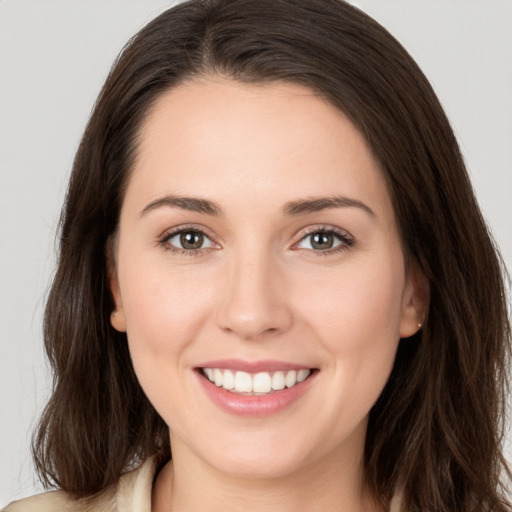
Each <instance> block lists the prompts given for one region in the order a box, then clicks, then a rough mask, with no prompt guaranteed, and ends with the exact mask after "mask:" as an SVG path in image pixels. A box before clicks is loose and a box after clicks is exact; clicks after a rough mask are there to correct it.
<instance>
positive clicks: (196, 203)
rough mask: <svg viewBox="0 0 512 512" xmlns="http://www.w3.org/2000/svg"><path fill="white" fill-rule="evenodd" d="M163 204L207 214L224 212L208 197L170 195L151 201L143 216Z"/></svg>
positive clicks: (143, 211)
mask: <svg viewBox="0 0 512 512" xmlns="http://www.w3.org/2000/svg"><path fill="white" fill-rule="evenodd" d="M162 206H167V207H170V208H181V209H182V210H188V211H191V212H198V213H206V214H207V215H220V214H221V213H222V210H221V208H220V207H219V206H217V205H216V204H215V203H213V202H212V201H208V200H207V199H200V198H197V197H185V196H175V195H169V196H165V197H161V198H160V199H156V200H155V201H152V202H151V203H149V204H148V205H147V206H145V207H144V209H143V210H142V212H141V214H140V215H141V217H143V216H144V215H146V214H147V213H149V212H150V211H152V210H156V209H157V208H161V207H162Z"/></svg>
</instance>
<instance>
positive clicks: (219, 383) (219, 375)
mask: <svg viewBox="0 0 512 512" xmlns="http://www.w3.org/2000/svg"><path fill="white" fill-rule="evenodd" d="M213 379H214V381H215V385H216V386H219V387H221V386H222V381H223V380H224V379H223V375H222V372H221V371H220V370H218V369H217V368H215V370H213Z"/></svg>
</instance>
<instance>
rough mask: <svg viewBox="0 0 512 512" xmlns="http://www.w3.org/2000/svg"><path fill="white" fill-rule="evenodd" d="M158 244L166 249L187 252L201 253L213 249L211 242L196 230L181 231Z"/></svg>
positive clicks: (213, 245)
mask: <svg viewBox="0 0 512 512" xmlns="http://www.w3.org/2000/svg"><path fill="white" fill-rule="evenodd" d="M160 243H161V244H162V245H164V246H165V247H166V248H167V249H170V250H174V251H181V252H187V251H190V252H191V254H193V251H201V250H203V249H211V248H214V247H215V244H214V243H213V242H212V240H211V239H210V238H209V237H208V236H207V235H205V234H204V233H203V232H202V231H199V230H198V229H183V230H181V231H175V232H174V233H171V234H169V235H167V236H165V237H164V238H163V239H162V240H161V241H160Z"/></svg>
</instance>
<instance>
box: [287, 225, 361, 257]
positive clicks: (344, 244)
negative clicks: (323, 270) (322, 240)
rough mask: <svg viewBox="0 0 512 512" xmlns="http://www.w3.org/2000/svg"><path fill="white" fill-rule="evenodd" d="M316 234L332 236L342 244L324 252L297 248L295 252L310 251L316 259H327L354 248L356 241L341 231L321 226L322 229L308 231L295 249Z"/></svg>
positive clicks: (316, 228)
mask: <svg viewBox="0 0 512 512" xmlns="http://www.w3.org/2000/svg"><path fill="white" fill-rule="evenodd" d="M316 234H322V235H332V236H334V237H335V238H337V239H338V240H339V241H340V242H341V243H340V244H339V245H337V246H336V247H333V248H330V249H324V250H314V249H300V248H297V249H295V250H298V251H300V250H305V251H308V253H309V254H312V255H313V256H314V257H325V256H330V255H332V254H336V253H339V252H342V251H346V250H348V249H350V248H351V247H353V246H354V243H355V242H354V239H353V238H352V237H351V236H350V235H349V234H348V233H347V232H346V231H342V230H340V229H336V228H333V227H331V226H321V227H315V228H312V229H311V230H309V231H307V232H306V233H305V234H304V235H302V237H301V238H300V240H299V241H298V242H296V243H295V244H294V245H293V247H296V246H297V245H299V244H300V243H302V242H303V241H304V240H306V239H307V238H308V237H311V236H313V235H316Z"/></svg>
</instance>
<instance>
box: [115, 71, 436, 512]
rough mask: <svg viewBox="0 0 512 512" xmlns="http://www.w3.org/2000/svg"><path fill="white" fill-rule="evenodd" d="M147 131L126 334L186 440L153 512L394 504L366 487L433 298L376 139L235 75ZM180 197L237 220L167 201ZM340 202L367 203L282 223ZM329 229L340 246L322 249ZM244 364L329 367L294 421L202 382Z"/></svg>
mask: <svg viewBox="0 0 512 512" xmlns="http://www.w3.org/2000/svg"><path fill="white" fill-rule="evenodd" d="M140 135H141V137H140V141H139V148H138V154H137V158H136V162H135V165H134V169H133V173H132V175H131V177H130V180H129V183H128V187H127V190H126V195H125V198H124V202H123V205H122V210H121V217H120V224H119V231H118V235H117V237H116V241H115V249H114V255H113V258H112V259H113V263H112V265H111V272H110V276H111V288H112V292H113V295H114V299H115V302H116V310H115V312H114V314H113V315H112V324H113V326H114V327H115V328H116V329H118V330H119V331H126V332H127V335H128V342H129V347H130V352H131V356H132V359H133V364H134V367H135V371H136V373H137V376H138V379H139V381H140V383H141V386H142V387H143V389H144V391H145V392H146V394H147V396H148V397H149V399H150V400H151V402H152V403H153V405H154V407H155V408H156V409H157V411H158V412H159V413H160V415H161V416H162V417H163V418H164V420H165V421H166V423H167V424H168V425H169V427H170V432H171V434H170V436H171V447H172V452H173V462H172V464H171V463H169V464H168V465H167V466H166V467H165V468H164V469H163V470H162V472H161V473H160V475H159V477H158V479H157V482H156V484H155V488H154V493H153V507H154V509H155V510H157V511H160V510H162V511H163V510H167V511H169V510H173V511H177V510H179V511H180V512H187V511H193V510H203V511H217V510H219V511H220V510H245V511H247V510H251V511H260V510H261V511H263V510H264V511H267V512H268V511H273V510H276V511H280V512H286V511H288V510H290V511H291V510H294V511H301V510H304V511H306V510H308V511H309V510H323V511H334V510H345V511H362V510H365V511H371V510H379V508H378V507H377V505H376V504H375V503H374V502H373V500H372V499H371V497H370V496H369V494H368V492H367V490H366V489H365V488H364V484H363V466H362V456H363V448H364V439H365V433H366V427H367V418H368V412H369V410H370V408H371V407H372V405H373V404H374V403H375V401H376V400H377V398H378V396H379V394H380V393H381V391H382V389H383V387H384V385H385V383H386V380H387V379H388V377H389V374H390V372H391V369H392V365H393V361H394V357H395V353H396V349H397V345H398V342H399V339H400V338H401V337H408V336H411V335H412V334H414V333H415V332H416V331H417V330H418V328H419V326H418V323H419V322H421V318H422V315H423V312H424V309H425V301H424V297H425V295H426V293H425V286H424V285H423V284H422V283H423V279H422V276H421V275H419V271H418V270H417V269H416V267H415V266H414V265H411V266H410V267H409V268H407V267H406V265H405V262H404V256H403V252H402V249H401V245H400V238H399V234H398V229H397V225H396V220H395V216H394V212H393V207H392V204H391V200H390V196H389V193H388V190H387V187H386V183H385V180H384V177H383V175H382V173H381V171H380V169H379V165H378V163H377V162H376V160H375V159H374V157H373V156H372V153H371V151H370V150H369V148H368V146H367V144H366V143H365V141H364V139H363V137H362V135H361V134H360V133H359V132H358V130H357V129H356V128H355V127H354V126H353V124H352V123H351V122H350V121H349V120H348V119H347V118H346V117H345V116H344V115H343V114H342V113H341V112H339V111H338V110H337V109H335V108H334V107H332V106H331V105H329V104H327V103H326V102H325V101H323V100H322V99H320V98H318V97H317V96H315V95H314V94H313V93H312V92H311V91H310V90H308V89H306V88H303V87H301V86H298V85H293V84H284V83H272V84H266V85H247V84H241V83H237V82H235V81H231V80H228V79H225V78H221V77H205V78H203V79H201V80H196V81H194V82H186V83H184V84H182V85H180V86H179V87H176V88H174V89H172V90H170V91H167V92H166V93H164V94H163V95H162V96H161V97H160V98H159V99H158V101H157V102H156V104H155V105H154V107H153V108H152V110H151V111H150V112H149V114H148V116H147V118H146V120H145V122H144V124H143V126H142V128H141V134H140ZM171 195H172V196H180V197H181V196H183V197H194V198H200V199H205V200H208V201H211V202H213V203H215V205H216V206H217V207H218V208H219V210H221V212H220V213H218V214H216V215H211V214H209V213H205V212H197V211H190V210H188V209H184V208H180V207H178V206H169V205H168V204H158V205H155V204H154V202H155V201H158V200H160V199H161V198H163V197H166V196H171ZM334 196H336V197H345V198H349V199H351V200H355V201H358V202H360V203H361V204H362V205H364V206H360V205H356V206H350V205H349V206H347V205H344V206H337V207H330V208H323V209H320V210H318V211H310V212H302V213H301V214H295V215H291V214H289V212H288V213H284V212H283V209H285V208H286V205H289V204H290V202H294V201H302V200H305V199H308V200H310V199H312V198H326V197H327V198H332V197H334ZM152 203H153V206H152V207H148V205H150V204H152ZM145 209H146V211H145V213H141V212H144V210H145ZM368 210H371V212H372V213H370V212H369V211H368ZM180 227H181V228H187V229H190V228H191V227H193V229H195V230H200V231H202V232H204V233H205V235H207V237H208V238H205V244H204V245H203V247H202V249H201V250H200V251H199V252H194V253H192V252H191V251H189V252H188V253H186V252H185V251H184V250H183V249H182V250H181V251H180V250H179V248H180V243H179V236H175V237H174V238H171V239H170V240H169V239H167V240H166V241H163V239H164V238H165V236H164V235H166V234H169V232H170V231H172V230H173V229H180ZM320 228H322V229H324V230H329V229H331V230H332V229H334V230H336V231H337V233H340V234H341V238H338V236H339V235H338V234H337V235H335V236H334V235H330V236H332V238H330V240H331V241H333V242H334V245H335V247H333V248H331V249H324V248H323V247H322V248H321V249H318V248H315V247H313V245H311V241H312V239H311V236H310V235H311V232H314V231H315V230H316V232H318V230H319V229H320ZM167 238H168V237H167ZM346 240H348V242H347V241H346ZM173 244H174V250H173ZM231 357H237V358H240V359H243V360H248V361H254V360H268V359H276V360H279V361H288V362H291V363H296V364H301V365H304V367H307V368H316V369H318V370H319V371H318V373H317V374H316V375H315V378H314V380H312V381H311V384H310V386H309V388H308V390H307V392H306V393H305V394H304V395H303V396H301V397H300V398H299V399H298V400H297V401H295V402H294V403H292V404H291V405H290V406H288V407H287V408H285V409H284V410H281V411H279V412H278V413H276V414H273V415H271V416H269V417H265V418H258V417H256V418H247V417H239V416H236V415H233V414H230V413H228V412H226V411H224V410H221V409H220V408H219V407H218V406H217V405H216V404H214V403H213V402H212V401H211V400H210V398H209V397H208V396H207V395H206V394H205V393H204V391H203V389H202V387H201V386H200V384H199V380H198V376H197V372H196V371H195V368H196V366H197V365H199V364H200V363H201V362H204V361H208V360H214V359H221V358H231Z"/></svg>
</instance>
